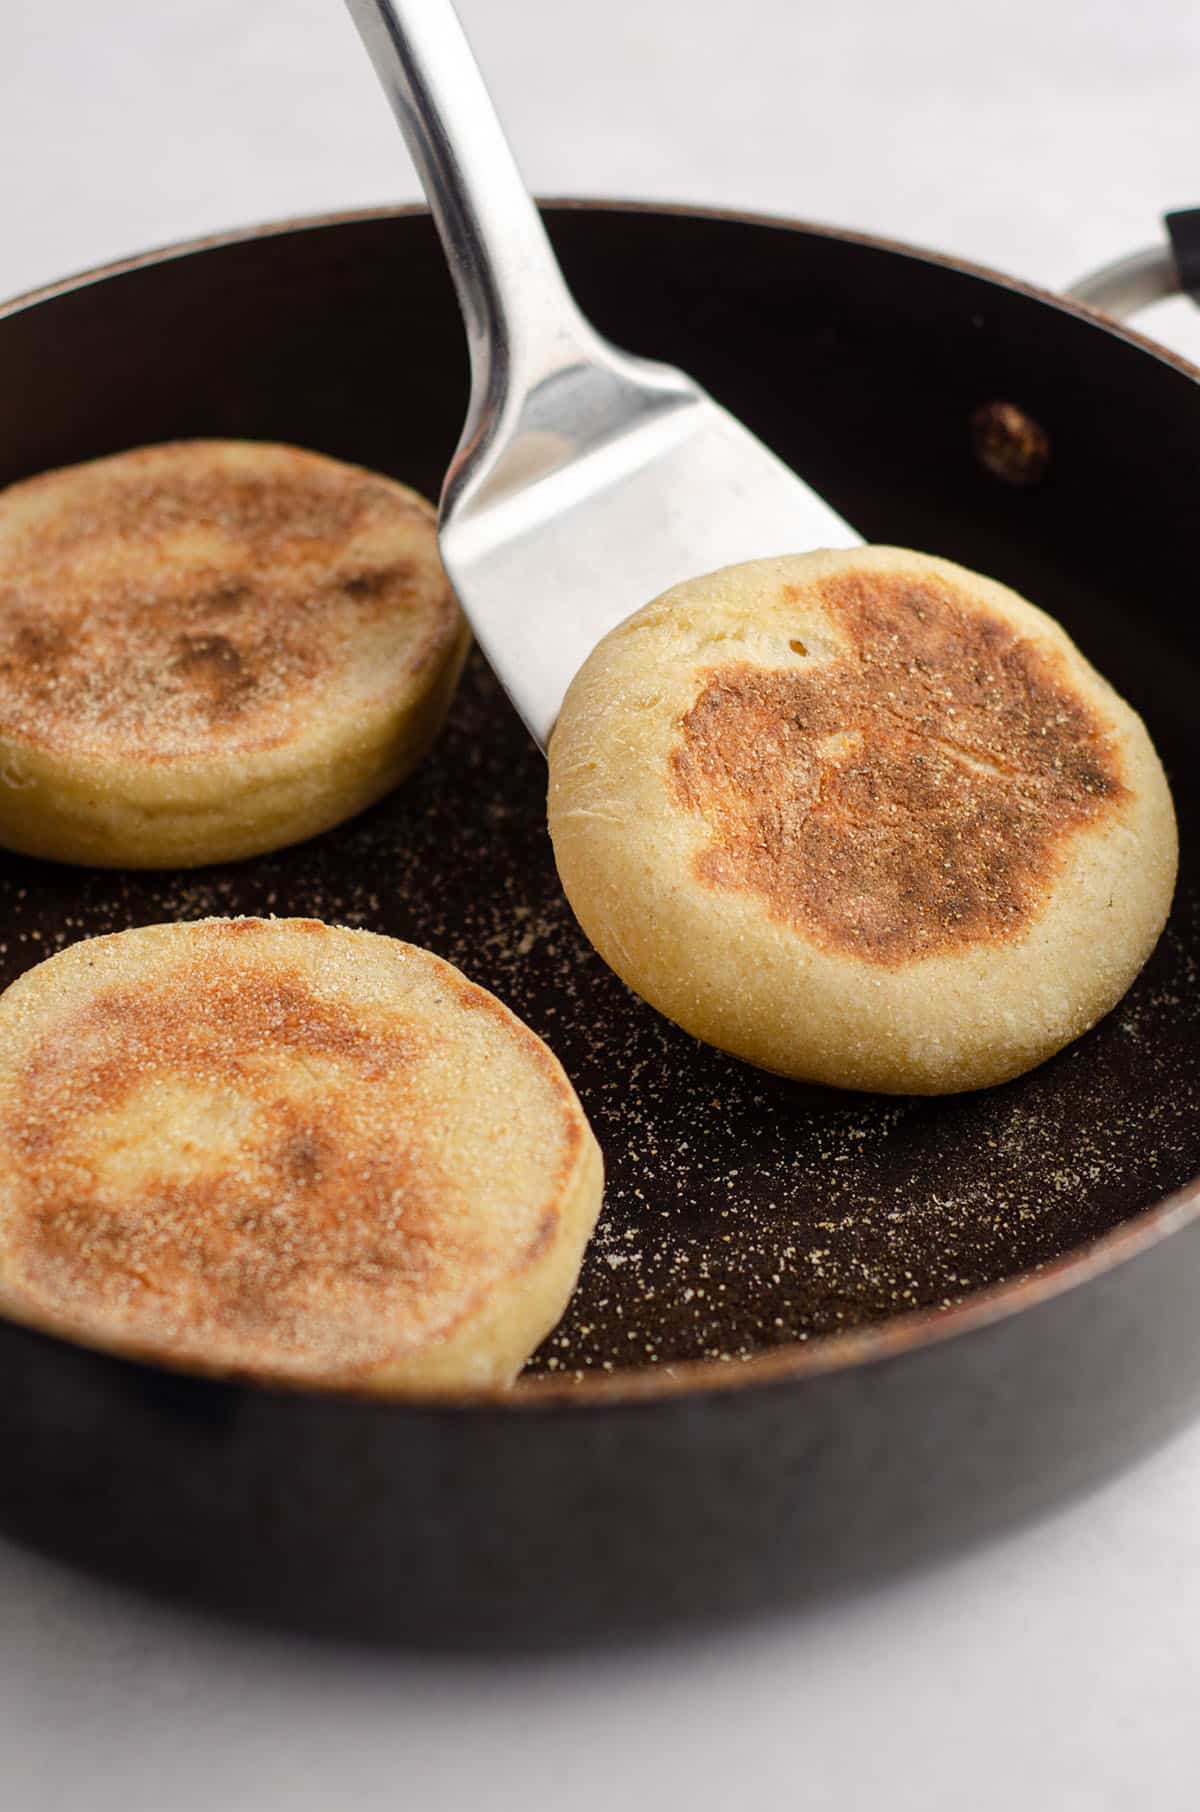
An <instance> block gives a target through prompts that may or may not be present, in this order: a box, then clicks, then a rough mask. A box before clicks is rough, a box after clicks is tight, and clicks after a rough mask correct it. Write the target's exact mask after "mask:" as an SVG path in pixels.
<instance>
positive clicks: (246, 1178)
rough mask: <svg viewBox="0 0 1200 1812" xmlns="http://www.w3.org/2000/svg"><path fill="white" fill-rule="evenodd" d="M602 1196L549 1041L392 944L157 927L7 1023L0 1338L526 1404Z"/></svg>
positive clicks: (260, 923)
mask: <svg viewBox="0 0 1200 1812" xmlns="http://www.w3.org/2000/svg"><path fill="white" fill-rule="evenodd" d="M602 1187H603V1175H602V1166H601V1160H600V1154H599V1150H598V1148H597V1145H596V1142H595V1140H594V1138H593V1137H592V1134H591V1132H590V1130H589V1128H588V1124H587V1121H586V1119H585V1118H584V1114H583V1110H582V1108H581V1107H580V1105H579V1102H578V1100H577V1099H576V1097H575V1094H574V1092H573V1090H572V1088H571V1086H570V1084H569V1082H568V1081H567V1078H566V1076H565V1075H564V1074H563V1072H562V1069H561V1068H560V1067H559V1065H558V1063H557V1062H556V1061H555V1059H554V1057H553V1056H552V1055H551V1053H550V1052H549V1051H548V1050H547V1048H546V1046H545V1045H544V1044H543V1043H542V1042H541V1040H540V1039H538V1038H536V1037H535V1036H534V1034H533V1033H532V1032H531V1031H530V1030H529V1029H528V1027H527V1026H525V1025H523V1024H522V1023H521V1021H520V1020H519V1019H517V1018H516V1017H515V1016H514V1015H513V1014H512V1013H510V1012H509V1011H508V1009H507V1008H506V1007H504V1006H502V1005H501V1003H500V1002H499V1001H498V1000H497V999H496V998H495V997H494V996H493V995H491V994H488V993H487V992H486V991H485V990H484V989H482V988H479V987H476V986H474V985H473V984H472V983H471V982H469V981H467V980H466V979H465V977H464V976H462V975H460V974H459V972H458V970H457V969H454V968H452V967H451V966H450V964H449V963H445V962H442V961H441V960H440V959H439V958H438V957H436V956H432V955H431V954H430V953H429V952H428V951H426V950H418V949H416V948H414V947H413V946H412V945H409V944H403V943H399V942H397V941H396V940H395V939H392V938H387V937H380V936H377V935H376V934H374V933H372V932H367V931H346V930H337V929H334V928H332V927H330V926H328V925H324V924H321V923H318V922H317V921H316V920H312V919H281V920H262V919H205V920H200V921H198V922H195V923H192V924H178V925H151V926H147V927H145V928H143V929H140V930H135V931H124V932H121V933H119V934H117V935H115V936H112V937H99V938H93V939H90V940H88V941H86V942H83V943H79V944H74V945H72V946H71V947H70V948H69V949H67V950H64V951H62V952H61V953H60V954H59V955H57V956H54V957H51V958H50V959H49V961H47V962H44V963H42V964H40V965H39V966H38V967H37V968H36V969H32V970H30V971H29V972H28V973H27V974H25V975H23V976H22V977H21V978H20V980H18V981H17V982H15V983H14V984H13V986H12V987H10V988H9V989H8V991H7V992H6V993H5V994H4V995H3V996H2V997H0V1312H3V1313H5V1314H7V1315H9V1316H10V1317H12V1318H14V1319H17V1320H20V1321H23V1322H26V1323H29V1324H32V1325H34V1326H36V1327H40V1328H42V1329H45V1330H48V1331H49V1332H51V1333H57V1334H60V1335H66V1336H68V1337H70V1338H74V1339H76V1340H80V1341H83V1342H85V1343H87V1344H90V1345H94V1346H99V1347H104V1348H108V1349H111V1350H113V1351H116V1352H119V1353H123V1354H126V1355H129V1356H132V1357H135V1358H141V1359H148V1360H154V1361H158V1362H161V1363H163V1364H167V1365H172V1366H182V1367H189V1368H193V1369H198V1370H202V1371H205V1372H210V1373H216V1374H220V1375H234V1376H238V1377H246V1378H251V1379H254V1380H256V1381H259V1382H265V1383H275V1384H285V1385H305V1386H330V1387H336V1388H344V1389H352V1390H355V1391H360V1392H367V1393H370V1394H373V1395H379V1396H385V1395H393V1394H397V1395H398V1394H403V1393H406V1392H421V1391H430V1390H432V1391H442V1390H455V1389H469V1388H476V1387H487V1386H493V1385H503V1384H508V1383H509V1382H511V1380H512V1379H513V1377H514V1376H515V1375H516V1373H517V1371H518V1370H519V1369H520V1367H521V1365H522V1364H523V1363H524V1361H525V1359H526V1358H527V1357H528V1355H529V1354H530V1353H531V1352H532V1350H533V1349H534V1347H536V1346H537V1344H538V1342H539V1341H540V1340H541V1339H542V1337H543V1336H544V1335H545V1334H546V1333H548V1332H549V1330H550V1328H551V1327H553V1325H554V1323H555V1322H556V1321H557V1320H558V1318H559V1316H560V1315H561V1314H562V1311H563V1308H564V1307H565V1305H566V1302H567V1298H568V1296H569V1295H570V1293H571V1290H572V1289H573V1287H574V1284H575V1279H576V1276H577V1274H578V1271H579V1265H580V1260H581V1257H582V1253H583V1249H584V1246H585V1244H586V1241H587V1239H588V1236H589V1234H590V1233H591V1230H592V1227H593V1225H594V1223H595V1220H596V1216H597V1214H598V1212H599V1208H600V1199H601V1194H602Z"/></svg>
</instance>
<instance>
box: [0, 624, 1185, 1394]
mask: <svg viewBox="0 0 1200 1812" xmlns="http://www.w3.org/2000/svg"><path fill="white" fill-rule="evenodd" d="M544 793H545V767H544V763H543V761H542V758H541V756H540V755H539V754H538V752H537V751H536V750H535V749H534V748H533V747H532V745H531V744H530V743H529V741H528V738H527V737H526V735H525V733H524V731H523V729H522V728H521V726H520V724H519V723H518V721H517V719H516V717H515V716H514V714H513V712H512V711H511V709H510V707H509V706H508V704H507V702H506V701H505V699H504V698H503V695H502V694H501V692H500V690H499V688H498V686H497V684H496V682H495V680H494V679H493V678H492V676H491V675H490V673H489V672H488V670H487V668H486V667H485V665H484V663H483V661H482V659H481V658H480V656H479V655H478V653H475V654H474V655H473V656H472V658H471V661H470V663H469V665H468V670H467V674H466V678H465V680H464V684H463V686H462V689H461V691H460V693H459V696H458V699H457V701H456V703H455V706H454V708H453V711H452V714H451V718H450V721H449V724H448V726H447V729H446V731H445V733H444V734H443V736H442V737H441V738H440V740H439V742H438V743H437V744H436V746H435V748H434V750H433V752H432V753H431V755H430V756H429V757H428V758H427V760H426V761H425V763H424V764H423V765H422V767H421V768H420V769H419V770H418V771H417V773H416V774H414V775H413V776H412V778H411V779H410V780H409V781H408V782H407V783H406V784H405V785H403V786H402V787H400V788H399V789H398V790H397V791H396V792H395V793H394V794H393V795H392V796H391V797H390V798H389V799H387V800H385V801H384V802H383V803H382V804H381V805H380V806H378V807H376V808H375V809H374V810H372V811H370V812H368V813H367V814H365V815H364V816H362V817H361V818H359V819H356V820H355V821H353V822H352V823H350V824H348V825H344V826H342V827H341V828H339V829H337V830H335V831H332V832H330V833H327V834H326V835H325V836H323V837H319V838H316V839H314V840H313V841H311V842H309V843H306V844H303V845H301V846H299V847H297V848H293V849H289V850H284V851H281V852H279V853H278V854H277V855H273V856H268V857H264V858H259V859H257V860H256V861H253V862H249V863H240V864H231V865H227V866H224V867H220V868H210V869H204V870H193V871H189V872H183V873H173V874H144V875H141V874H134V873H106V872H104V871H99V870H76V869H69V868H61V867H57V866H54V865H51V864H46V863H37V862H32V861H28V860H25V859H23V858H20V857H15V856H7V855H6V856H3V857H0V927H2V930H0V982H2V983H3V984H4V985H7V983H8V982H9V981H11V980H12V979H14V977H15V976H16V975H17V974H19V973H20V972H21V971H22V970H23V969H25V968H27V967H28V966H29V965H30V964H31V963H33V962H36V961H39V960H41V958H42V957H43V956H45V955H48V954H50V953H51V952H52V951H53V950H54V949H57V948H59V947H61V946H62V945H63V944H65V943H68V942H71V941H73V940H75V939H77V938H80V937H86V936H92V935H95V934H97V933H100V932H107V931H116V930H121V929H124V928H125V927H127V926H130V925H137V924H149V923H154V922H156V921H160V920H166V919H181V918H182V919H187V918H199V917H204V916H207V915H209V914H235V913H242V912H246V913H272V912H274V913H278V914H280V915H292V914H300V915H312V916H314V917H318V918H324V919H327V920H329V921H331V922H335V923H343V924H350V925H362V926H366V927H368V928H369V929H372V930H376V931H384V932H388V933H390V934H392V935H393V936H397V937H402V938H406V939H409V940H411V941H412V942H414V943H418V944H423V945H426V946H428V947H429V948H430V949H432V950H435V951H436V952H437V953H438V954H439V955H441V956H444V957H446V958H448V959H449V960H450V961H451V962H453V963H455V964H457V965H458V966H459V967H460V968H462V969H463V970H464V971H465V972H466V973H467V974H468V975H469V976H470V977H471V978H472V979H473V980H474V981H477V982H480V983H482V984H483V985H484V986H485V987H487V988H490V989H492V990H493V991H494V992H495V993H497V994H498V995H499V996H500V997H501V999H503V1000H504V1001H506V1002H507V1003H508V1005H509V1006H511V1007H512V1008H513V1009H514V1010H515V1011H516V1012H517V1013H519V1014H520V1015H521V1016H522V1018H524V1019H525V1020H526V1021H527V1022H528V1023H529V1024H530V1025H531V1026H532V1027H533V1028H534V1030H535V1031H537V1032H538V1033H540V1034H541V1036H542V1037H544V1038H545V1039H546V1040H547V1042H548V1043H549V1044H550V1045H551V1047H552V1048H553V1050H554V1051H555V1052H556V1054H557V1055H558V1057H559V1058H560V1059H561V1061H562V1062H563V1064H564V1066H565V1067H566V1070H567V1072H568V1074H569V1075H570V1076H571V1078H572V1080H573V1082H574V1083H575V1086H576V1088H577V1089H578V1091H579V1093H580V1096H581V1098H582V1100H583V1103H584V1107H585V1109H586V1111H587V1113H588V1115H589V1117H590V1119H591V1121H592V1125H593V1126H594V1128H595V1131H596V1134H597V1137H598V1138H599V1140H600V1144H601V1146H602V1148H603V1150H604V1153H605V1159H606V1164H607V1174H608V1182H607V1192H606V1201H605V1209H604V1214H603V1217H602V1220H601V1223H600V1226H599V1228H598V1230H597V1233H596V1236H595V1238H594V1240H593V1242H592V1245H591V1247H590V1249H589V1251H588V1255H587V1258H586V1261H585V1264H584V1268H583V1274H582V1278H581V1280H580V1285H579V1288H578V1290H577V1292H576V1294H575V1296H574V1298H573V1300H572V1302H571V1305H570V1307H569V1309H568V1311H567V1314H566V1317H565V1319H564V1320H563V1322H562V1323H561V1325H560V1327H559V1328H558V1329H557V1330H556V1331H555V1332H554V1333H553V1334H551V1336H550V1337H549V1338H548V1339H547V1341H546V1342H545V1343H544V1345H543V1346H542V1348H541V1350H540V1351H539V1352H538V1353H537V1354H536V1355H535V1356H534V1358H533V1360H532V1361H531V1366H530V1370H531V1371H532V1372H535V1373H536V1372H549V1373H557V1374H558V1375H560V1376H561V1375H563V1374H566V1375H567V1376H571V1375H575V1374H578V1375H582V1374H583V1373H585V1372H588V1371H593V1370H596V1369H598V1368H601V1369H603V1370H605V1371H609V1370H615V1369H619V1368H623V1367H627V1366H644V1365H656V1364H664V1363H670V1362H671V1361H679V1360H688V1359H711V1360H717V1361H736V1360H739V1359H743V1358H745V1357H747V1356H748V1355H750V1354H751V1353H753V1352H756V1351H759V1350H762V1349H763V1348H766V1347H771V1346H777V1345H780V1344H783V1343H787V1342H793V1341H805V1340H808V1339H810V1338H811V1337H813V1336H814V1335H819V1334H828V1333H831V1332H837V1331H840V1330H843V1329H847V1328H851V1327H857V1326H861V1325H863V1324H865V1323H870V1322H876V1321H879V1320H881V1319H883V1318H886V1317H888V1316H893V1315H896V1314H897V1313H902V1312H904V1311H906V1310H911V1309H918V1308H937V1307H940V1306H948V1305H950V1304H952V1303H954V1302H956V1301H958V1300H961V1298H962V1297H963V1296H964V1295H967V1294H968V1293H970V1292H971V1291H972V1290H975V1289H978V1288H980V1287H982V1286H985V1285H989V1284H992V1283H995V1282H997V1281H998V1280H1000V1279H1003V1278H1005V1277H1009V1276H1012V1275H1014V1274H1016V1273H1019V1272H1022V1271H1027V1270H1029V1269H1031V1268H1033V1267H1036V1266H1038V1265H1040V1264H1042V1263H1044V1262H1045V1261H1047V1260H1049V1259H1052V1258H1055V1257H1057V1256H1058V1255H1060V1254H1061V1253H1063V1252H1065V1251H1067V1250H1068V1249H1070V1248H1071V1247H1073V1246H1077V1245H1079V1244H1080V1243H1081V1242H1084V1241H1086V1240H1088V1239H1090V1238H1092V1237H1093V1236H1095V1235H1097V1234H1100V1233H1102V1232H1104V1231H1106V1230H1107V1229H1108V1228H1110V1227H1112V1226H1114V1225H1115V1224H1116V1223H1117V1222H1119V1221H1120V1220H1122V1219H1124V1218H1126V1217H1127V1216H1129V1215H1130V1214H1133V1213H1135V1212H1137V1211H1138V1210H1139V1209H1141V1208H1144V1207H1147V1206H1149V1205H1150V1204H1151V1203H1153V1202H1154V1201H1155V1200H1156V1199H1158V1198H1159V1197H1161V1196H1162V1195H1164V1194H1165V1193H1167V1192H1168V1191H1170V1190H1172V1189H1175V1188H1178V1187H1180V1186H1181V1185H1182V1184H1184V1183H1185V1182H1187V1181H1188V1179H1189V1178H1190V1177H1192V1176H1194V1175H1195V1174H1196V1172H1197V1171H1198V1170H1200V1066H1197V1065H1196V1062H1195V1052H1196V1049H1197V1045H1198V1042H1200V1039H1198V1032H1200V989H1198V988H1197V986H1196V981H1197V961H1198V959H1200V875H1198V874H1197V870H1196V863H1195V861H1194V860H1193V861H1192V862H1191V863H1187V862H1186V861H1185V867H1184V870H1183V873H1182V875H1181V880H1180V887H1179V892H1178V895H1177V899H1176V904H1175V909H1174V912H1173V915H1172V918H1171V922H1170V924H1169V926H1168V929H1167V932H1166V933H1165V935H1164V937H1163V940H1162V942H1161V944H1160V945H1159V948H1158V950H1157V951H1156V953H1155V955H1154V956H1153V958H1152V959H1151V961H1150V963H1149V964H1148V966H1147V968H1146V969H1145V971H1144V972H1143V974H1142V976H1141V977H1140V978H1139V980H1138V982H1137V983H1136V984H1135V986H1134V988H1133V989H1132V990H1131V992H1130V993H1129V994H1128V995H1127V997H1126V999H1125V1000H1124V1001H1123V1002H1122V1003H1121V1005H1120V1006H1119V1007H1118V1008H1117V1010H1116V1011H1115V1012H1114V1013H1112V1014H1111V1015H1110V1016H1109V1017H1108V1018H1107V1019H1106V1020H1105V1021H1104V1022H1103V1023H1102V1024H1101V1025H1100V1026H1098V1027H1097V1028H1096V1029H1095V1030H1094V1031H1093V1032H1091V1033H1090V1034H1088V1035H1087V1036H1086V1037H1085V1038H1083V1039H1082V1040H1080V1041H1079V1042H1078V1043H1077V1044H1075V1045H1073V1046H1071V1047H1070V1048H1069V1049H1067V1050H1066V1051H1064V1052H1062V1053H1061V1054H1060V1055H1059V1056H1058V1057H1056V1058H1055V1059H1053V1060H1052V1061H1051V1062H1050V1063H1048V1064H1045V1065H1043V1066H1042V1067H1041V1068H1040V1069H1038V1070H1035V1071H1034V1072H1033V1073H1032V1074H1030V1075H1028V1076H1025V1077H1023V1078H1020V1079H1018V1080H1017V1081H1015V1082H1011V1083H1008V1084H1006V1085H1005V1086H1003V1087H1001V1088H997V1089H991V1090H987V1091H984V1092H982V1093H977V1094H970V1095H962V1096H953V1097H943V1098H941V1099H919V1098H904V1097H885V1096H871V1095H857V1094H849V1093H841V1092H839V1091H836V1090H825V1089H816V1088H805V1087H801V1086H798V1085H795V1084H791V1083H787V1082H785V1081H782V1080H781V1079H779V1078H775V1077H771V1076H768V1075H766V1074H764V1073H762V1072H760V1071H757V1070H754V1069H751V1068H749V1067H748V1066H746V1065H744V1064H741V1063H739V1062H737V1061H735V1060H734V1059H732V1058H728V1057H725V1056H723V1055H722V1054H721V1053H719V1052H717V1051H714V1050H711V1049H709V1048H707V1047H705V1046H703V1045H701V1044H699V1043H697V1042H696V1041H695V1040H693V1039H692V1038H690V1037H688V1036H687V1035H686V1034H684V1033H683V1032H681V1031H679V1030H678V1028H676V1027H674V1026H672V1025H670V1024H668V1023H667V1022H666V1021H665V1020H663V1019H662V1018H661V1017H660V1016H659V1015H658V1014H656V1013H655V1012H653V1011H652V1010H651V1009H650V1008H648V1007H647V1006H645V1005H644V1004H643V1003H642V1002H641V1001H639V1000H638V999H637V998H636V997H635V996H634V995H632V994H631V993H630V992H629V990H628V989H626V988H625V987H624V985H623V984H622V983H621V982H619V981H618V980H617V979H616V977H615V976H614V975H613V974H612V973H611V972H610V971H609V970H608V969H607V968H606V966H605V965H604V964H603V963H602V962H601V961H600V959H599V957H598V956H597V955H596V954H595V952H594V951H593V950H592V949H591V947H590V946H589V945H588V943H587V941H586V939H585V938H584V937H583V935H582V933H581V932H580V931H579V929H578V928H577V926H576V925H575V922H574V919H573V917H572V915H571V913H570V910H569V908H568V907H567V905H566V903H565V901H564V899H563V897H562V894H561V892H560V890H559V887H558V882H557V878H556V875H555V871H554V864H553V857H552V853H551V849H550V843H549V838H548V836H547V834H546V829H545V812H544ZM1177 802H1178V805H1179V807H1180V817H1181V836H1182V842H1183V848H1184V851H1185V858H1186V855H1187V852H1188V851H1189V850H1195V849H1196V848H1198V847H1200V835H1198V834H1194V833H1196V832H1200V825H1196V823H1195V819H1196V816H1197V814H1196V806H1195V798H1194V795H1193V794H1191V793H1190V792H1187V793H1183V794H1182V795H1181V794H1179V792H1178V789H1177Z"/></svg>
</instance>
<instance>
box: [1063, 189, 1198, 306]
mask: <svg viewBox="0 0 1200 1812" xmlns="http://www.w3.org/2000/svg"><path fill="white" fill-rule="evenodd" d="M1165 219H1166V227H1167V233H1168V235H1169V239H1170V243H1169V244H1168V245H1164V246H1152V247H1150V248H1149V249H1148V250H1147V251H1144V252H1134V253H1132V254H1131V255H1130V256H1129V257H1128V258H1118V259H1117V260H1116V262H1115V263H1113V264H1106V265H1103V266H1102V267H1101V269H1100V270H1098V271H1092V272H1091V273H1090V274H1089V275H1088V276H1086V277H1082V278H1081V279H1080V280H1079V282H1078V283H1073V284H1072V285H1071V287H1070V289H1069V290H1067V292H1066V293H1067V295H1068V296H1070V297H1072V298H1073V299H1074V300H1075V301H1076V302H1086V303H1087V304H1088V306H1089V307H1090V308H1099V309H1102V310H1103V311H1104V313H1105V314H1107V315H1113V316H1115V317H1116V319H1117V320H1118V321H1124V320H1127V319H1128V318H1129V317H1130V316H1131V315H1135V314H1137V313H1138V312H1139V311H1140V310H1141V309H1143V308H1149V306H1150V304H1151V303H1152V302H1161V301H1163V300H1164V298H1165V297H1167V296H1178V295H1181V294H1183V295H1190V296H1191V298H1192V300H1193V301H1194V302H1197V303H1200V208H1179V209H1177V210H1176V211H1175V212H1174V213H1171V214H1168V215H1166V216H1165Z"/></svg>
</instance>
